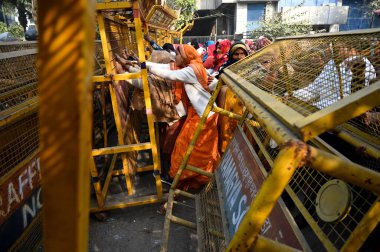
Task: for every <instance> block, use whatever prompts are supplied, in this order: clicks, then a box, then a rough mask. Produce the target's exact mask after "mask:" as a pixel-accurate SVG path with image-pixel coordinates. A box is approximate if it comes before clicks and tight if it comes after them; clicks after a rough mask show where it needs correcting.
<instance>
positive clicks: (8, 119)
mask: <svg viewBox="0 0 380 252" xmlns="http://www.w3.org/2000/svg"><path fill="white" fill-rule="evenodd" d="M38 103H39V98H38V97H34V98H31V99H29V100H28V101H25V102H23V103H21V104H19V105H17V106H14V107H12V108H10V109H7V110H5V111H2V112H0V127H3V126H5V125H7V124H10V123H12V122H14V121H16V120H17V119H19V118H21V117H24V116H26V115H29V114H31V113H33V112H35V111H37V110H38Z"/></svg>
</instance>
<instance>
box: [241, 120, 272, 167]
mask: <svg viewBox="0 0 380 252" xmlns="http://www.w3.org/2000/svg"><path fill="white" fill-rule="evenodd" d="M245 125H246V127H247V128H248V131H249V133H250V134H251V136H252V137H253V138H254V139H255V142H256V144H257V145H258V146H259V148H260V151H261V153H262V154H263V155H264V157H265V159H266V160H267V161H268V164H269V165H270V166H273V159H272V157H271V156H270V155H269V153H268V151H267V149H266V148H265V146H264V144H263V143H262V141H261V139H260V137H259V136H258V135H257V134H256V132H255V131H254V130H253V128H252V127H251V125H250V124H249V122H246V123H245Z"/></svg>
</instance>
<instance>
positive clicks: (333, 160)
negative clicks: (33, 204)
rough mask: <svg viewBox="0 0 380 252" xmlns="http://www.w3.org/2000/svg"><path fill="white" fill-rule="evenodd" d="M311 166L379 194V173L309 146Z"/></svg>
mask: <svg viewBox="0 0 380 252" xmlns="http://www.w3.org/2000/svg"><path fill="white" fill-rule="evenodd" d="M308 161H309V162H310V164H311V166H312V167H313V168H314V169H316V170H318V171H321V172H323V173H326V174H329V175H331V176H333V177H335V178H339V179H342V180H344V181H346V182H348V183H351V184H354V185H357V186H360V187H361V188H364V189H366V190H368V191H371V192H373V193H375V194H377V195H380V173H378V172H375V171H373V170H371V169H368V168H366V167H364V166H361V165H358V164H355V163H353V162H351V161H349V160H345V159H342V158H340V157H337V156H335V155H332V154H330V153H328V152H325V151H322V150H319V149H317V148H314V147H312V146H309V158H308Z"/></svg>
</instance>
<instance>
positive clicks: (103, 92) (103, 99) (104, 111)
mask: <svg viewBox="0 0 380 252" xmlns="http://www.w3.org/2000/svg"><path fill="white" fill-rule="evenodd" d="M101 88H102V89H101V96H100V102H101V104H102V125H103V132H104V134H103V138H104V139H103V146H104V148H106V147H108V127H107V108H106V90H105V89H106V87H105V85H104V83H102V86H101ZM107 160H108V157H107V156H105V157H104V164H106V163H107Z"/></svg>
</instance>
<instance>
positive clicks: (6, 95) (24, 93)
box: [0, 49, 38, 112]
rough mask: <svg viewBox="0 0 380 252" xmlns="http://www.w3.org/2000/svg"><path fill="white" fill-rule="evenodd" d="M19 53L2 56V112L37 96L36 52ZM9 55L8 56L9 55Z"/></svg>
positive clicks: (0, 99)
mask: <svg viewBox="0 0 380 252" xmlns="http://www.w3.org/2000/svg"><path fill="white" fill-rule="evenodd" d="M31 50H32V51H30V50H28V51H17V52H12V53H3V54H0V64H1V65H2V71H1V72H0V112H1V111H4V110H8V109H11V108H13V107H15V106H17V105H19V104H21V103H25V104H27V103H28V100H32V98H35V97H36V96H37V81H38V77H37V71H36V68H35V64H34V62H35V61H36V56H37V54H36V52H35V50H34V49H31ZM7 54H8V55H7Z"/></svg>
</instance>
